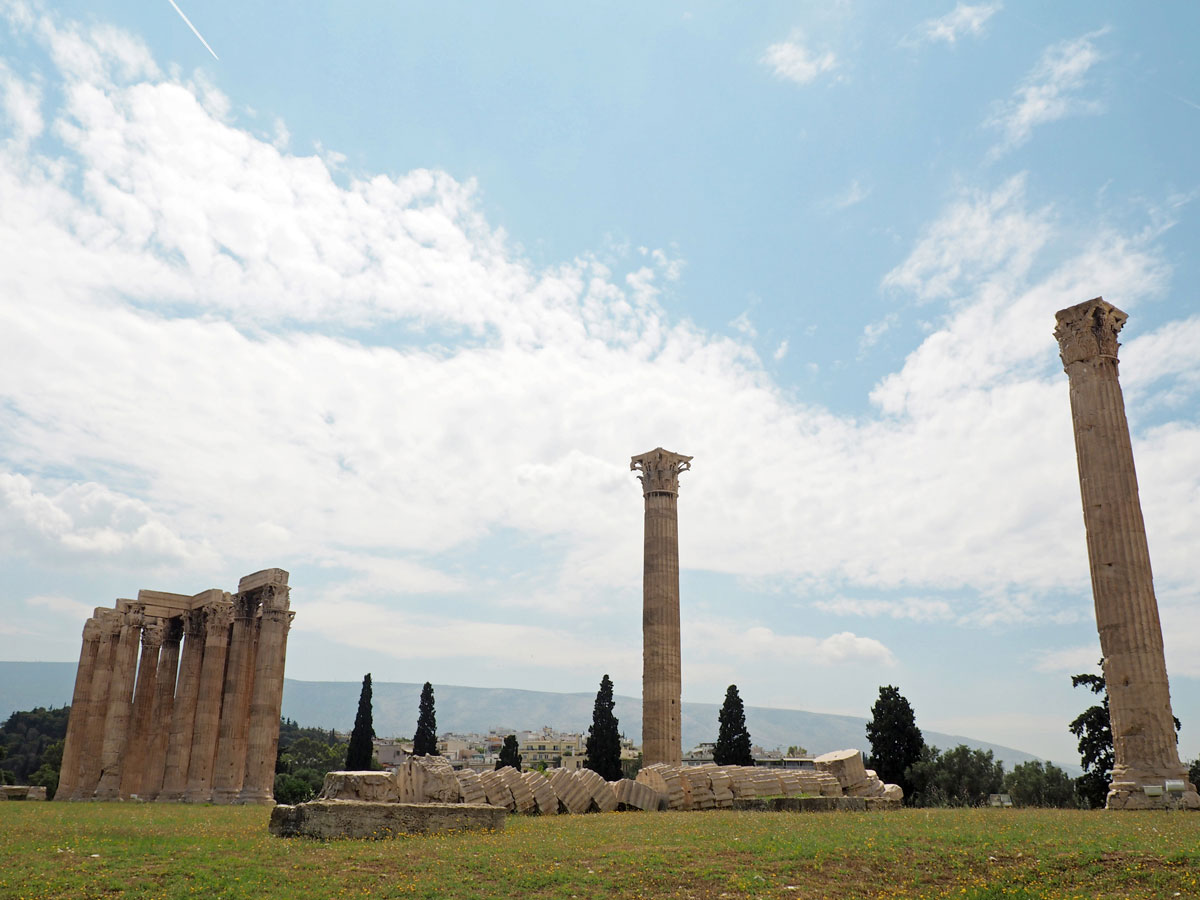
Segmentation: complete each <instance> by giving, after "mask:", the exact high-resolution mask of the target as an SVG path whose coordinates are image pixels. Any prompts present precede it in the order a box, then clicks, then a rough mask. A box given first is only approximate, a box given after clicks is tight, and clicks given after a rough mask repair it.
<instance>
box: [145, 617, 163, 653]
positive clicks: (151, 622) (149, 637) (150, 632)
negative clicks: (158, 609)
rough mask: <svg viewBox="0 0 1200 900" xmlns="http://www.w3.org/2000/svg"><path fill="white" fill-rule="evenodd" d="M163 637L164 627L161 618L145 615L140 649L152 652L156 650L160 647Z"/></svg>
mask: <svg viewBox="0 0 1200 900" xmlns="http://www.w3.org/2000/svg"><path fill="white" fill-rule="evenodd" d="M164 637H166V628H165V627H164V625H163V620H162V619H159V618H156V617H154V616H147V617H146V619H145V621H144V622H143V623H142V649H143V650H149V651H150V652H152V653H154V652H157V651H158V649H159V648H160V647H162V642H163V638H164Z"/></svg>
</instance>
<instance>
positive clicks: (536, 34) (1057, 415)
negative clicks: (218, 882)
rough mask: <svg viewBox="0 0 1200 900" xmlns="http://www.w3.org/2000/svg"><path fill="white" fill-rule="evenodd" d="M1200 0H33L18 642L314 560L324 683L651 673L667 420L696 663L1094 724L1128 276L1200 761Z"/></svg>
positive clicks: (68, 641)
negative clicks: (1089, 307) (1069, 319)
mask: <svg viewBox="0 0 1200 900" xmlns="http://www.w3.org/2000/svg"><path fill="white" fill-rule="evenodd" d="M481 6H482V8H481ZM180 12H182V13H183V14H186V16H187V18H188V20H190V23H191V25H192V26H194V28H195V31H193V30H192V28H190V27H189V25H188V22H187V21H185V20H184V18H183V16H182V15H181V14H180ZM1198 32H1200V6H1197V5H1195V4H1191V3H1184V2H1174V3H1170V2H1168V3H1161V4H1151V5H1148V6H1147V5H1141V6H1138V7H1136V8H1135V7H1133V6H1130V5H1128V4H1120V3H1112V2H1109V3H1105V2H1089V3H1082V2H1067V3H1059V4H1053V5H1049V6H1047V5H1046V4H1038V3H1020V2H1005V3H1001V2H982V3H957V4H954V3H951V2H947V0H938V2H929V3H912V4H890V3H884V2H867V0H845V2H839V3H835V4H796V3H770V2H765V3H761V4H756V5H755V7H754V10H753V12H752V13H748V12H747V11H746V7H745V5H744V4H724V3H696V2H686V3H676V2H669V0H664V2H662V3H656V4H651V5H650V6H649V8H647V6H646V5H645V4H628V3H616V4H604V5H590V6H589V5H580V4H561V3H508V4H492V5H488V6H483V5H480V4H475V3H460V2H441V3H437V4H423V3H411V4H394V3H370V2H355V0H348V2H342V3H338V4H318V3H312V2H300V3H296V4H291V5H288V6H287V7H286V8H285V7H282V6H280V5H279V4H278V3H267V2H260V0H238V2H236V3H234V2H219V0H214V2H204V3H201V2H199V0H186V2H179V9H178V10H177V9H176V8H175V7H174V5H173V4H172V3H171V2H170V0H161V2H157V0H156V2H149V0H148V2H143V3H137V4H131V3H115V2H104V0H98V2H88V3H86V4H85V3H81V2H72V0H64V2H61V3H56V4H54V5H53V6H51V5H48V4H47V5H42V4H39V3H35V2H13V0H0V658H3V659H8V660H64V661H66V660H71V661H73V660H75V659H77V657H78V652H79V639H80V638H79V636H80V632H81V629H82V626H83V622H84V620H85V619H86V617H87V615H88V614H89V612H90V610H91V609H92V608H93V607H95V606H106V605H111V604H112V602H113V601H114V600H115V599H116V598H118V597H133V596H136V592H137V591H138V590H139V589H142V588H148V589H154V590H166V591H173V592H178V593H188V594H190V593H197V592H199V591H201V590H204V589H207V588H211V587H221V588H224V589H226V590H234V589H236V585H237V581H238V578H239V577H240V576H242V575H245V574H247V573H250V572H253V571H257V570H259V569H262V568H267V567H271V566H278V567H282V568H285V569H287V570H288V571H289V572H290V573H291V585H292V605H293V608H294V609H295V611H296V618H295V623H294V627H293V630H292V633H291V637H290V643H289V652H288V660H287V669H288V675H289V676H290V677H292V678H299V679H306V680H344V681H357V680H359V679H361V677H362V675H363V674H364V673H365V672H368V671H370V672H371V673H372V675H373V678H374V679H375V680H376V681H405V682H421V681H426V680H428V681H432V682H433V683H435V684H438V683H442V684H460V685H473V686H485V687H486V686H502V687H509V688H527V689H537V690H555V691H572V692H574V691H592V690H595V689H596V686H597V685H598V683H599V681H600V678H601V676H602V675H603V674H605V673H607V674H609V675H610V676H611V677H612V679H613V681H614V683H615V686H616V690H617V692H618V693H620V694H629V695H634V696H637V695H639V694H640V680H641V628H640V625H641V616H640V606H641V550H642V547H641V539H642V513H643V503H642V499H641V492H640V485H639V483H638V481H637V478H636V476H635V474H634V473H632V472H630V471H629V458H630V457H631V456H633V455H635V454H638V453H642V452H645V451H647V450H650V449H652V448H654V447H658V446H662V447H666V448H667V449H670V450H673V451H676V452H679V453H684V454H687V455H690V456H693V457H694V461H693V463H692V470H691V471H689V472H687V473H685V474H684V475H683V476H682V478H681V487H680V495H679V532H680V558H681V579H680V580H681V618H682V623H683V624H682V653H683V698H684V699H685V700H688V701H697V702H710V703H717V702H720V700H721V698H722V697H723V696H724V691H725V688H726V686H727V685H729V684H730V683H736V684H737V685H738V687H739V690H740V693H741V695H742V698H743V700H744V701H745V702H746V703H747V704H748V705H751V706H777V707H789V708H797V709H806V710H812V711H817V712H834V713H845V714H852V715H860V716H867V715H869V711H870V707H871V704H872V703H873V702H874V700H875V699H876V697H877V695H878V690H879V687H880V686H882V685H888V684H892V685H896V686H898V687H899V689H900V691H901V693H902V694H904V696H906V697H907V698H908V699H909V701H910V702H911V704H912V706H913V708H914V709H915V711H916V715H917V723H918V725H920V726H923V727H925V728H928V729H930V730H937V731H943V732H951V733H957V734H965V735H969V736H971V737H974V738H978V739H981V740H987V741H992V742H996V743H1000V744H1005V745H1008V746H1015V747H1018V748H1020V749H1022V750H1026V751H1028V752H1031V753H1035V754H1038V755H1042V756H1044V757H1046V758H1050V759H1055V760H1059V761H1066V762H1074V761H1076V760H1077V759H1078V755H1077V753H1076V751H1075V746H1074V738H1073V737H1072V736H1071V735H1070V734H1069V733H1068V731H1067V723H1068V722H1069V721H1070V719H1072V718H1073V717H1074V716H1075V715H1076V714H1078V713H1079V712H1080V711H1081V710H1082V709H1083V708H1084V707H1086V706H1087V705H1089V703H1090V695H1085V693H1084V691H1083V690H1075V689H1072V687H1071V683H1070V675H1071V674H1072V673H1077V672H1089V671H1096V669H1095V666H1096V662H1097V660H1098V659H1099V656H1100V649H1099V642H1098V639H1097V637H1096V630H1095V619H1094V615H1093V612H1092V605H1091V588H1090V581H1089V577H1088V562H1087V553H1086V546H1085V542H1084V528H1083V520H1082V513H1081V507H1080V499H1079V488H1078V479H1077V472H1076V467H1075V456H1074V446H1073V441H1072V433H1071V419H1070V410H1069V400H1068V393H1067V381H1066V376H1065V375H1064V373H1063V371H1062V367H1061V363H1060V361H1059V359H1058V348H1057V345H1056V343H1055V341H1054V338H1053V336H1052V332H1053V329H1054V313H1055V311H1056V310H1058V309H1062V308H1064V307H1067V306H1071V305H1074V304H1076V303H1079V302H1082V301H1085V300H1088V299H1090V298H1092V297H1096V296H1103V297H1104V298H1105V299H1106V300H1108V301H1109V302H1111V303H1114V304H1116V305H1117V306H1119V307H1120V308H1122V309H1123V310H1125V311H1126V312H1128V313H1129V321H1128V324H1127V325H1126V326H1125V330H1124V332H1123V333H1122V337H1123V339H1124V340H1123V348H1122V350H1121V360H1122V363H1121V379H1122V386H1123V389H1124V391H1125V399H1126V405H1127V409H1128V413H1129V419H1130V425H1131V429H1132V436H1133V445H1134V453H1135V457H1136V461H1137V468H1138V478H1139V482H1140V488H1141V499H1142V506H1143V511H1144V514H1145V519H1146V529H1147V534H1148V538H1149V544H1150V553H1151V559H1152V563H1153V567H1154V576H1155V587H1156V591H1157V596H1158V601H1159V607H1160V612H1161V617H1162V623H1163V631H1164V639H1165V643H1166V657H1167V668H1168V671H1169V674H1170V678H1171V690H1172V699H1173V704H1174V710H1175V713H1176V715H1177V716H1178V717H1179V718H1180V719H1181V720H1182V722H1183V731H1182V733H1181V738H1180V752H1181V755H1182V756H1183V757H1185V758H1187V759H1192V758H1195V757H1196V756H1197V754H1200V624H1197V620H1198V614H1200V594H1198V587H1197V577H1196V576H1197V569H1196V563H1195V550H1196V534H1197V532H1198V530H1200V465H1197V461H1198V460H1200V369H1197V367H1196V356H1197V354H1196V347H1197V346H1198V345H1200V301H1198V300H1197V297H1196V295H1195V293H1194V287H1193V286H1194V285H1195V284H1197V283H1200V263H1198V262H1197V257H1196V252H1195V250H1196V247H1197V243H1198V238H1200V209H1198V202H1200V163H1198V162H1197V156H1196V152H1195V148H1196V146H1197V144H1198V143H1200V56H1198V55H1197V54H1196V53H1195V52H1194V36H1195V34H1197V33H1198ZM414 714H415V713H414ZM501 718H502V716H501ZM310 724H322V723H310ZM524 724H526V725H528V726H530V727H539V726H540V725H542V724H549V725H553V724H555V723H524ZM713 727H714V734H715V729H716V723H715V722H714V726H713ZM796 742H797V743H800V744H803V735H797V741H796ZM864 743H865V738H864Z"/></svg>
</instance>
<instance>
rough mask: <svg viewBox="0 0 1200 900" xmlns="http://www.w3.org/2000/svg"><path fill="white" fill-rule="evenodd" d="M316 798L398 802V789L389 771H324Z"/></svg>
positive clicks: (365, 801)
mask: <svg viewBox="0 0 1200 900" xmlns="http://www.w3.org/2000/svg"><path fill="white" fill-rule="evenodd" d="M317 799H318V800H361V801H362V802H364V803H399V802H400V789H399V787H398V786H397V784H396V779H395V778H394V777H393V776H392V773H391V772H347V771H338V772H326V773H325V784H324V786H323V787H322V788H321V793H320V795H318V797H317Z"/></svg>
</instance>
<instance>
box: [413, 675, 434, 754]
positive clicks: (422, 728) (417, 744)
mask: <svg viewBox="0 0 1200 900" xmlns="http://www.w3.org/2000/svg"><path fill="white" fill-rule="evenodd" d="M437 755H438V752H437V715H436V714H435V713H434V711H433V685H432V684H430V683H429V682H428V681H427V682H425V686H424V687H423V688H421V705H420V709H419V710H418V713H417V733H416V734H415V735H413V756H437Z"/></svg>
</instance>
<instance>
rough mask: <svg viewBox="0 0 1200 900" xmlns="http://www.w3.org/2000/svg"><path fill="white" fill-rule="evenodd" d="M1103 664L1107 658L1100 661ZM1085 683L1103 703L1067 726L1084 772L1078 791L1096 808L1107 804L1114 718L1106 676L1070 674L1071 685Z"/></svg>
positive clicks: (1078, 779)
mask: <svg viewBox="0 0 1200 900" xmlns="http://www.w3.org/2000/svg"><path fill="white" fill-rule="evenodd" d="M1100 664H1101V665H1103V664H1104V660H1101V661H1100ZM1080 685H1083V686H1084V687H1086V688H1088V689H1089V690H1090V691H1091V692H1092V693H1093V694H1099V695H1100V698H1101V702H1100V703H1099V704H1095V705H1092V706H1089V707H1088V708H1087V709H1085V710H1084V711H1083V712H1081V713H1080V714H1079V715H1077V716H1076V717H1075V718H1074V719H1072V720H1071V724H1070V725H1068V726H1067V728H1068V729H1069V730H1070V732H1071V734H1073V735H1075V737H1076V739H1077V740H1078V744H1077V746H1078V748H1079V761H1080V764H1081V765H1082V766H1083V774H1082V775H1080V776H1079V777H1078V778H1077V779H1075V791H1076V793H1077V794H1078V795H1079V798H1080V799H1081V800H1082V801H1083V802H1084V803H1085V804H1087V805H1088V806H1090V807H1092V808H1093V809H1096V808H1099V807H1101V806H1103V805H1104V801H1105V798H1106V797H1107V796H1108V782H1109V781H1110V780H1111V776H1112V767H1113V739H1112V720H1111V719H1110V718H1109V714H1108V690H1107V688H1106V686H1105V684H1104V676H1103V675H1093V674H1091V673H1084V674H1083V675H1072V676H1071V687H1079V686H1080Z"/></svg>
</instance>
